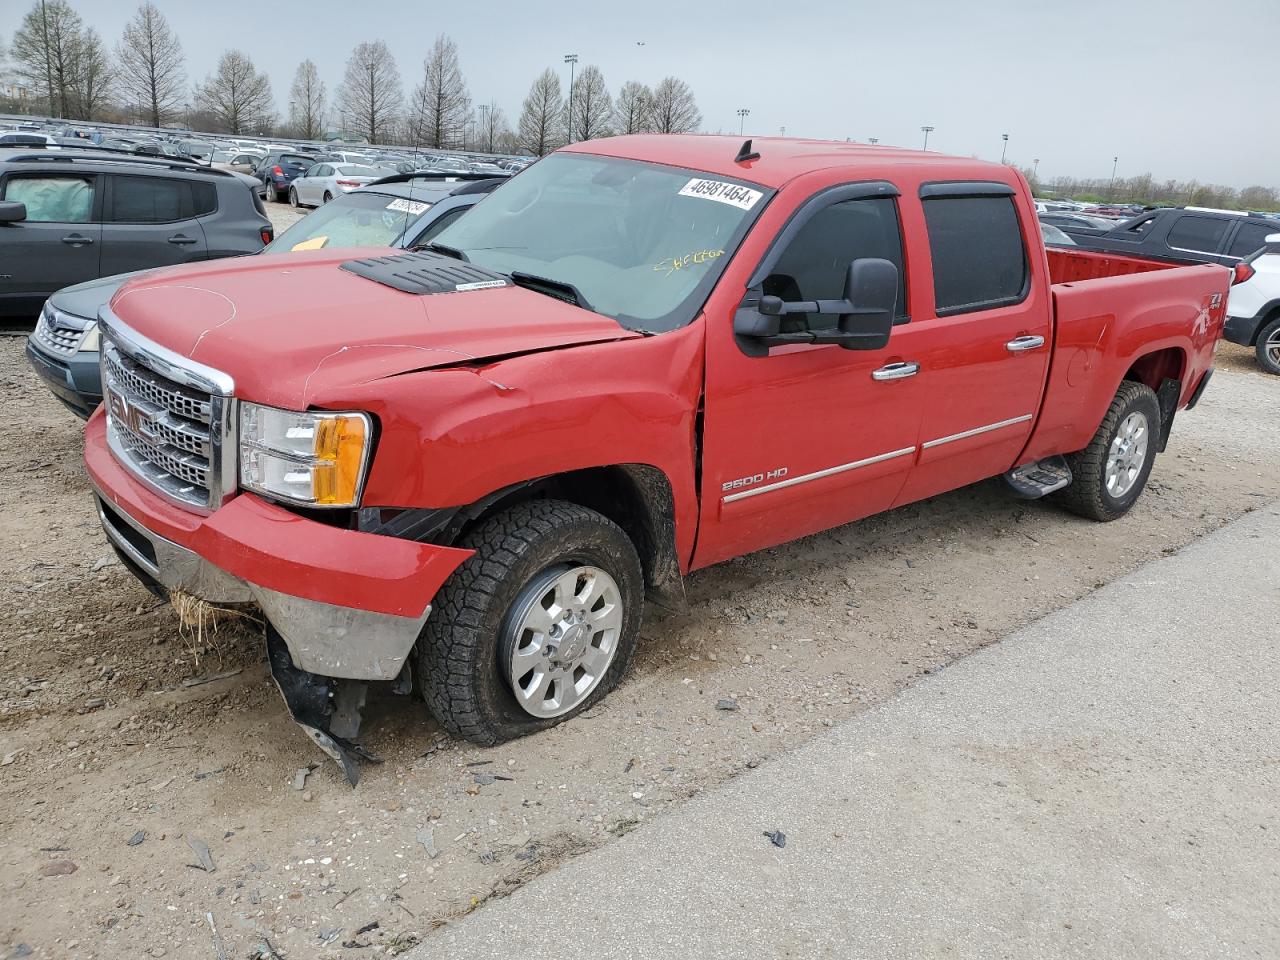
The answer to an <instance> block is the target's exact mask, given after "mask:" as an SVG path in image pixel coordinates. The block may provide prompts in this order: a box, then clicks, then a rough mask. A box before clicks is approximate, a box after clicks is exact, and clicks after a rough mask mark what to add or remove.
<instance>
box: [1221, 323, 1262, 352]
mask: <svg viewBox="0 0 1280 960" xmlns="http://www.w3.org/2000/svg"><path fill="white" fill-rule="evenodd" d="M1261 326H1262V317H1227V322H1226V323H1225V324H1224V325H1223V327H1222V338H1223V339H1224V340H1230V341H1231V342H1232V343H1238V344H1240V345H1241V346H1243V347H1252V346H1253V345H1254V343H1255V342H1256V341H1257V339H1258V328H1259V327H1261Z"/></svg>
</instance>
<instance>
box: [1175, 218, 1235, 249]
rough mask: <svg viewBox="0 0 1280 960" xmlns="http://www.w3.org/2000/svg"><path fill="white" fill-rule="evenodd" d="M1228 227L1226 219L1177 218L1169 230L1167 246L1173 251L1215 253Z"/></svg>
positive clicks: (1229, 222)
mask: <svg viewBox="0 0 1280 960" xmlns="http://www.w3.org/2000/svg"><path fill="white" fill-rule="evenodd" d="M1230 226H1231V221H1229V220H1228V219H1227V218H1226V217H1198V216H1194V215H1188V216H1185V217H1179V218H1178V222H1177V223H1175V224H1174V225H1173V226H1172V227H1170V228H1169V240H1168V244H1169V247H1170V248H1171V249H1174V250H1192V251H1195V252H1196V253H1216V252H1217V250H1218V244H1220V243H1221V242H1222V238H1223V237H1225V236H1226V235H1227V228H1228V227H1230Z"/></svg>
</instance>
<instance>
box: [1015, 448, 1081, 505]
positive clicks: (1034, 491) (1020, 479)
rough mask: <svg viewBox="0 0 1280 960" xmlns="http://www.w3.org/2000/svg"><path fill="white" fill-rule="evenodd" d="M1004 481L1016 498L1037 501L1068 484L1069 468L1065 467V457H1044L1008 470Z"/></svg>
mask: <svg viewBox="0 0 1280 960" xmlns="http://www.w3.org/2000/svg"><path fill="white" fill-rule="evenodd" d="M1004 479H1005V482H1006V483H1008V484H1009V486H1011V487H1013V492H1014V493H1016V494H1017V495H1018V496H1020V497H1022V498H1023V499H1025V500H1039V499H1040V498H1041V497H1043V496H1047V495H1048V494H1050V493H1053V491H1055V490H1061V489H1062V488H1063V487H1065V486H1066V485H1067V484H1069V483H1070V482H1071V468H1070V467H1069V466H1067V460H1066V458H1065V457H1060V456H1059V457H1045V458H1044V459H1043V460H1039V461H1037V462H1035V463H1024V464H1023V465H1022V466H1020V467H1018V468H1017V469H1016V470H1010V471H1009V472H1008V473H1006V474H1005V475H1004Z"/></svg>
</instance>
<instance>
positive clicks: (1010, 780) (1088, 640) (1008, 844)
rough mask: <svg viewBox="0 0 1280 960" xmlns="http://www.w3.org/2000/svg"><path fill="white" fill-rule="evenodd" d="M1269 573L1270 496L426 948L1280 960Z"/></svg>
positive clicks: (620, 954) (1279, 716)
mask: <svg viewBox="0 0 1280 960" xmlns="http://www.w3.org/2000/svg"><path fill="white" fill-rule="evenodd" d="M1018 582H1019V578H1018V577H1011V578H1010V583H1011V584H1012V585H1013V586H1011V589H1016V584H1017V583H1018ZM1278 583H1280V508H1278V507H1277V506H1270V505H1269V506H1265V507H1263V508H1262V509H1260V510H1259V511H1257V512H1255V513H1254V514H1252V515H1250V516H1247V517H1245V518H1244V519H1242V520H1240V521H1237V522H1235V523H1233V524H1231V525H1230V526H1228V527H1225V528H1223V529H1222V530H1220V531H1218V532H1216V533H1214V534H1212V535H1210V536H1208V537H1206V538H1204V539H1203V540H1201V541H1199V542H1197V543H1196V544H1194V545H1192V546H1190V547H1188V548H1187V549H1186V550H1184V551H1182V552H1181V553H1179V554H1177V555H1175V556H1172V557H1167V558H1164V559H1161V560H1158V561H1156V562H1153V563H1151V564H1149V565H1148V566H1146V567H1144V568H1142V569H1140V570H1138V571H1137V572H1135V573H1134V574H1132V575H1131V576H1128V577H1125V578H1124V579H1122V580H1119V581H1117V582H1115V583H1113V584H1111V585H1109V586H1107V587H1105V588H1104V589H1102V590H1100V591H1098V592H1097V593H1095V594H1094V595H1092V596H1090V597H1088V598H1086V599H1084V600H1082V601H1080V602H1078V603H1075V604H1073V605H1072V606H1070V607H1067V608H1064V609H1063V610H1061V611H1059V612H1058V613H1055V614H1053V615H1051V616H1049V617H1047V618H1045V619H1044V620H1042V621H1039V622H1038V623H1035V624H1033V625H1031V626H1030V627H1028V628H1026V629H1024V630H1021V631H1019V632H1018V633H1015V634H1013V635H1011V636H1010V637H1008V638H1006V639H1005V640H1004V641H1002V642H1001V643H999V644H996V645H994V646H992V647H990V648H988V649H986V650H984V651H982V652H981V653H979V654H977V655H975V656H973V657H970V658H968V659H967V660H965V661H962V662H961V663H959V664H958V665H956V666H953V667H951V668H950V669H948V670H946V671H945V672H943V673H941V674H939V675H937V676H934V677H930V678H927V679H926V680H925V681H924V682H921V683H919V684H916V685H915V686H913V687H911V688H909V689H907V690H906V691H904V692H903V693H902V694H900V695H899V696H897V697H895V698H894V699H892V700H890V701H887V702H886V703H884V704H882V705H881V706H879V707H878V708H876V709H874V710H871V711H868V712H867V713H865V714H862V715H861V716H859V717H856V718H854V719H853V720H851V721H849V722H847V723H845V724H843V725H842V726H840V727H837V728H836V729H835V730H834V731H832V733H831V734H830V735H828V736H825V737H823V738H821V739H819V740H816V741H813V742H811V743H810V744H808V745H807V746H805V747H803V748H802V749H800V750H798V751H796V752H795V753H793V754H791V755H790V756H788V757H786V758H783V759H781V760H779V761H777V762H774V763H771V764H768V765H766V766H764V767H762V768H760V769H759V770H756V771H754V772H752V773H750V774H748V775H746V776H743V777H740V778H738V779H737V780H735V781H733V782H731V783H730V784H728V785H726V786H725V787H723V788H721V789H719V790H716V791H714V792H712V793H709V794H707V795H705V796H704V797H702V798H699V799H697V800H694V801H692V802H690V803H689V804H687V805H685V806H684V807H682V808H681V809H680V810H678V811H675V812H674V813H672V814H671V815H670V816H666V817H662V818H658V819H656V820H654V821H651V822H649V823H647V824H645V825H644V826H643V827H641V828H640V829H638V830H636V831H635V832H634V833H632V834H630V835H628V836H627V837H625V838H624V839H622V840H620V841H617V842H615V843H612V844H610V845H609V846H607V847H605V848H603V849H601V850H598V851H596V852H595V853H592V854H589V855H587V856H584V857H580V858H578V859H576V860H573V861H571V862H570V863H568V864H567V865H565V866H564V867H562V868H561V869H559V870H557V871H554V872H552V873H549V874H547V875H545V876H543V877H541V878H540V879H539V880H537V881H535V882H533V883H531V884H529V885H527V886H525V887H524V888H522V889H521V890H519V891H518V892H517V893H516V894H514V895H513V896H511V897H509V898H508V899H506V900H502V901H497V902H494V903H491V904H488V905H486V906H485V907H483V908H481V909H480V910H479V911H477V913H475V914H473V915H472V916H470V917H468V918H466V919H465V920H463V921H461V922H459V923H457V924H455V925H452V926H451V927H448V928H445V929H443V930H441V931H439V932H437V933H436V934H434V935H432V936H431V937H429V938H428V939H427V941H426V942H425V943H424V944H423V945H422V947H420V948H419V949H418V951H417V952H416V953H414V954H413V955H412V956H414V957H416V958H417V960H427V958H434V957H452V956H459V957H467V958H468V960H480V958H485V957H502V958H504V960H506V958H510V957H513V956H514V957H520V958H521V960H537V958H548V960H575V958H590V960H606V958H614V957H617V958H628V960H630V958H637V957H643V958H646V960H661V958H673V960H690V958H695V960H697V958H716V960H721V958H738V957H741V958H751V960H760V958H769V957H789V958H790V957H794V958H817V957H831V958H840V960H850V958H881V957H883V958H894V960H902V958H916V957H929V958H933V957H939V958H966V960H967V958H988V957H990V958H1006V957H1007V958H1018V960H1022V958H1036V960H1051V958H1068V957H1070V958H1088V960H1099V958H1108V960H1111V958H1124V960H1137V958H1148V957H1159V958H1173V957H1178V958H1181V957H1186V958H1195V960H1204V958H1208V957H1251V958H1252V957H1266V958H1274V957H1280V813H1278V810H1280V722H1278V721H1280V709H1278V703H1280V695H1278V694H1277V691H1278V690H1280V627H1278V626H1277V625H1278V624H1280V616H1278V615H1280V591H1278V590H1277V584H1278ZM774 828H781V829H782V830H783V831H784V832H785V833H786V846H785V848H782V849H777V848H775V847H773V846H772V845H771V844H770V843H769V841H768V840H766V839H765V838H764V837H763V836H762V835H761V834H762V831H764V830H771V829H774Z"/></svg>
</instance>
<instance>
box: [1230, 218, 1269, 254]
mask: <svg viewBox="0 0 1280 960" xmlns="http://www.w3.org/2000/svg"><path fill="white" fill-rule="evenodd" d="M1273 233H1280V223H1272V224H1271V225H1267V224H1265V223H1246V224H1242V225H1241V227H1240V229H1239V230H1238V231H1237V232H1236V238H1235V239H1234V240H1232V241H1231V249H1230V250H1228V251H1227V253H1228V254H1230V255H1231V256H1233V257H1240V258H1241V259H1243V258H1245V257H1248V256H1251V255H1253V254H1254V253H1257V252H1258V251H1259V250H1261V249H1262V248H1263V247H1265V246H1266V245H1267V237H1269V236H1271V234H1273Z"/></svg>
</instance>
